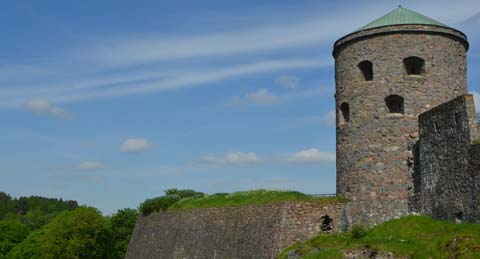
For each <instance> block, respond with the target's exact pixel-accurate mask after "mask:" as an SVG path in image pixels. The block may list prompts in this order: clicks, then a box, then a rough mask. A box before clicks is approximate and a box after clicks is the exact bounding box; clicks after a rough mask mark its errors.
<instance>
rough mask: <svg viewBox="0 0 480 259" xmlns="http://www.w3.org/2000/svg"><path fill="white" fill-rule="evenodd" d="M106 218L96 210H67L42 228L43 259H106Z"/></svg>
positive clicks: (82, 208)
mask: <svg viewBox="0 0 480 259" xmlns="http://www.w3.org/2000/svg"><path fill="white" fill-rule="evenodd" d="M107 231H108V230H107V228H106V219H105V218H104V217H102V215H101V214H100V212H99V211H98V210H97V209H95V208H87V207H80V208H78V209H76V210H73V211H66V212H63V213H62V214H60V215H59V216H57V217H56V218H55V219H54V220H52V222H50V223H49V224H48V225H46V226H45V234H44V235H43V236H42V237H41V254H42V258H44V259H82V258H85V259H96V258H105V257H106V255H105V251H106V247H105V244H106V240H107V237H108V232H107Z"/></svg>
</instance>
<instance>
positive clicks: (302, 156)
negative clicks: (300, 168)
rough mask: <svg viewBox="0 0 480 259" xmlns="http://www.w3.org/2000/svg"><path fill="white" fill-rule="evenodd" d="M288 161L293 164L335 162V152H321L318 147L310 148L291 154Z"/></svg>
mask: <svg viewBox="0 0 480 259" xmlns="http://www.w3.org/2000/svg"><path fill="white" fill-rule="evenodd" d="M288 162H290V163H293V164H321V163H332V162H335V154H334V153H328V152H321V151H319V150H318V149H316V148H310V149H305V150H301V151H299V152H296V153H293V154H291V155H289V156H288Z"/></svg>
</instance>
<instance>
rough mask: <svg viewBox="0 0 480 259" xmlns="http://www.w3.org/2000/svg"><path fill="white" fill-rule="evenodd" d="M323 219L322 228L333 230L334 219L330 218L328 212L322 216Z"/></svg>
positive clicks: (323, 229)
mask: <svg viewBox="0 0 480 259" xmlns="http://www.w3.org/2000/svg"><path fill="white" fill-rule="evenodd" d="M320 219H321V220H322V225H321V226H320V230H322V231H332V229H333V219H332V218H330V216H328V215H327V214H325V216H322V217H321V218H320Z"/></svg>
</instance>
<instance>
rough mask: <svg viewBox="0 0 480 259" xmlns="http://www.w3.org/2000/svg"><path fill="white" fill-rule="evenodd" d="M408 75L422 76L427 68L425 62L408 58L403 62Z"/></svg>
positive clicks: (420, 59)
mask: <svg viewBox="0 0 480 259" xmlns="http://www.w3.org/2000/svg"><path fill="white" fill-rule="evenodd" d="M403 64H405V69H406V70H407V75H422V74H423V72H424V67H425V60H423V59H422V58H419V57H408V58H406V59H404V60H403Z"/></svg>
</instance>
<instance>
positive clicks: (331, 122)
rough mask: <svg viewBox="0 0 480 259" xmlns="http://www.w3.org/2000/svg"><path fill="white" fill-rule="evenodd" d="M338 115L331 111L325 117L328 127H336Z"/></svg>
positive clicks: (324, 120)
mask: <svg viewBox="0 0 480 259" xmlns="http://www.w3.org/2000/svg"><path fill="white" fill-rule="evenodd" d="M336 119H337V118H336V114H335V111H329V112H327V113H326V114H325V115H323V122H324V123H325V125H327V126H330V127H331V126H335V123H336Z"/></svg>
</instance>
